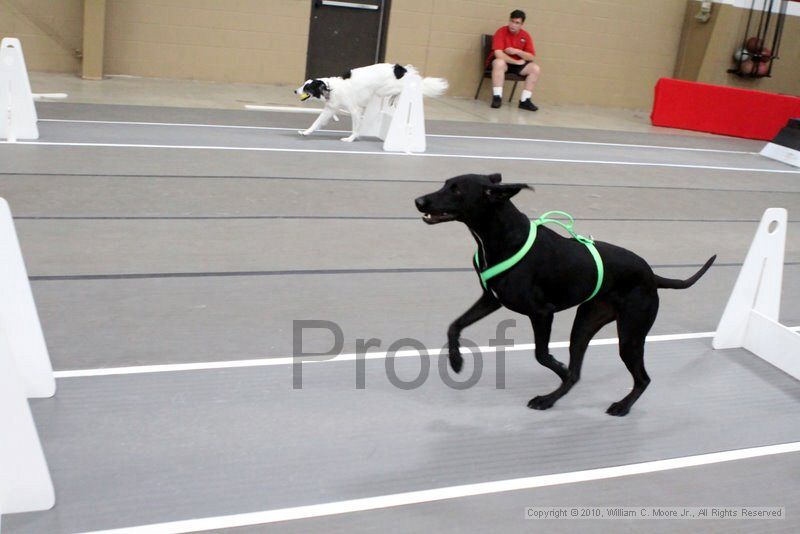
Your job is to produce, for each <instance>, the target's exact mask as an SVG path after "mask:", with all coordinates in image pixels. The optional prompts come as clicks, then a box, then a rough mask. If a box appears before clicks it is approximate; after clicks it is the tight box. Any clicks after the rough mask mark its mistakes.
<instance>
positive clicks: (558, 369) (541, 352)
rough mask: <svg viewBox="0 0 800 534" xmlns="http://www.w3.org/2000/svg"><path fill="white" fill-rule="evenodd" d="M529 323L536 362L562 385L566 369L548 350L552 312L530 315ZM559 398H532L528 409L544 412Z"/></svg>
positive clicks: (549, 396)
mask: <svg viewBox="0 0 800 534" xmlns="http://www.w3.org/2000/svg"><path fill="white" fill-rule="evenodd" d="M531 323H532V325H533V338H534V342H535V343H536V349H535V352H536V361H538V362H539V363H540V364H542V365H544V366H545V367H547V368H548V369H550V370H551V371H553V372H554V373H556V374H557V375H558V377H559V378H560V379H561V380H562V383H563V382H566V381H567V380H568V378H569V371H568V370H567V367H566V366H565V365H564V364H563V363H561V362H560V361H558V360H556V359H555V358H554V357H553V355H552V354H550V349H549V345H550V331H551V329H552V327H553V310H552V309H547V310H543V311H541V312H539V313H536V314H534V315H532V316H531ZM554 393H555V392H554ZM559 397H560V395H556V394H550V395H543V396H539V397H534V398H532V399H531V400H530V402H528V408H533V409H534V410H546V409H548V408H550V407H551V406H553V404H555V402H556V401H557V400H558V398H559Z"/></svg>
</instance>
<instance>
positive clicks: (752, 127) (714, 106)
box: [650, 78, 800, 141]
mask: <svg viewBox="0 0 800 534" xmlns="http://www.w3.org/2000/svg"><path fill="white" fill-rule="evenodd" d="M794 117H800V98H798V97H796V96H789V95H779V94H774V93H765V92H764V91H751V90H749V89H738V88H736V87H725V86H721V85H710V84H706V83H697V82H687V81H685V80H673V79H671V78H661V79H660V80H658V83H656V95H655V100H654V101H653V113H651V114H650V120H651V121H652V122H653V125H654V126H666V127H668V128H681V129H683V130H697V131H700V132H711V133H715V134H722V135H732V136H735V137H746V138H748V139H763V140H765V141H769V140H771V139H772V138H773V137H775V135H776V134H777V133H778V132H779V131H780V130H781V128H783V127H784V126H786V122H787V121H788V120H789V119H791V118H794Z"/></svg>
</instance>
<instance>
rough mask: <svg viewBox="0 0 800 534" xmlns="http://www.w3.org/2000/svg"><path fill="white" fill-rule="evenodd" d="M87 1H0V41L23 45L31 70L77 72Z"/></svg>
mask: <svg viewBox="0 0 800 534" xmlns="http://www.w3.org/2000/svg"><path fill="white" fill-rule="evenodd" d="M82 26H83V0H0V38H2V37H16V38H17V39H19V40H20V41H21V42H22V48H23V51H24V52H25V64H26V65H27V67H28V69H29V70H35V71H43V72H77V71H78V70H79V69H80V59H79V57H78V52H77V51H79V50H80V49H81V40H82V36H83V30H82Z"/></svg>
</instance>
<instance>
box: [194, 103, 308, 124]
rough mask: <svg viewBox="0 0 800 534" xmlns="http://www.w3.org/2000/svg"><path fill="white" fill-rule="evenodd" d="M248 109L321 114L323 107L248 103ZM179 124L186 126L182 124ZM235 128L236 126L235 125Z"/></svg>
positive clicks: (246, 106)
mask: <svg viewBox="0 0 800 534" xmlns="http://www.w3.org/2000/svg"><path fill="white" fill-rule="evenodd" d="M244 107H245V108H246V109H254V110H257V111H282V112H285V113H316V114H319V113H320V112H321V111H322V108H296V107H291V106H258V105H255V104H247V105H245V106H244ZM179 126H186V125H185V124H180V125H179ZM204 126H205V125H204ZM234 128H235V126H234Z"/></svg>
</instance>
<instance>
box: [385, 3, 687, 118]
mask: <svg viewBox="0 0 800 534" xmlns="http://www.w3.org/2000/svg"><path fill="white" fill-rule="evenodd" d="M685 5H686V4H685V0H646V1H642V0H494V1H486V0H484V1H480V2H478V1H464V0H393V1H392V13H391V22H390V26H389V34H388V43H387V60H388V61H398V62H409V63H414V64H415V65H417V66H418V67H419V68H420V69H421V70H422V71H423V72H424V73H425V74H428V75H435V76H443V77H445V78H447V79H448V80H449V81H450V83H451V87H452V89H451V91H450V94H454V95H460V96H471V95H473V94H474V92H475V88H476V86H477V83H478V79H479V76H480V74H479V73H480V65H479V63H480V58H479V55H480V42H479V38H478V35H480V34H482V33H494V31H495V30H496V29H497V28H499V27H500V26H503V25H504V24H506V23H507V22H508V15H509V13H510V12H511V10H512V9H515V8H519V9H522V10H524V11H525V12H526V13H527V15H528V19H527V21H526V23H525V26H524V27H525V29H526V30H527V31H528V32H529V33H530V34H531V36H532V37H533V40H534V43H535V44H536V54H537V61H538V62H539V64H540V65H541V67H542V77H541V80H540V83H539V86H538V88H537V89H536V91H535V96H534V100H535V101H537V102H539V101H542V102H551V103H560V104H594V105H604V106H622V107H648V106H649V105H650V103H651V100H652V93H653V86H654V85H655V82H656V80H658V78H660V77H662V76H671V75H672V72H673V69H674V66H675V57H676V54H677V50H678V44H679V41H680V36H681V27H682V25H683V16H684V11H685ZM488 85H490V84H484V87H486V86H488ZM489 91H490V90H489V89H488V88H485V89H484V93H483V95H484V97H485V96H486V95H488V94H489Z"/></svg>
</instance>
